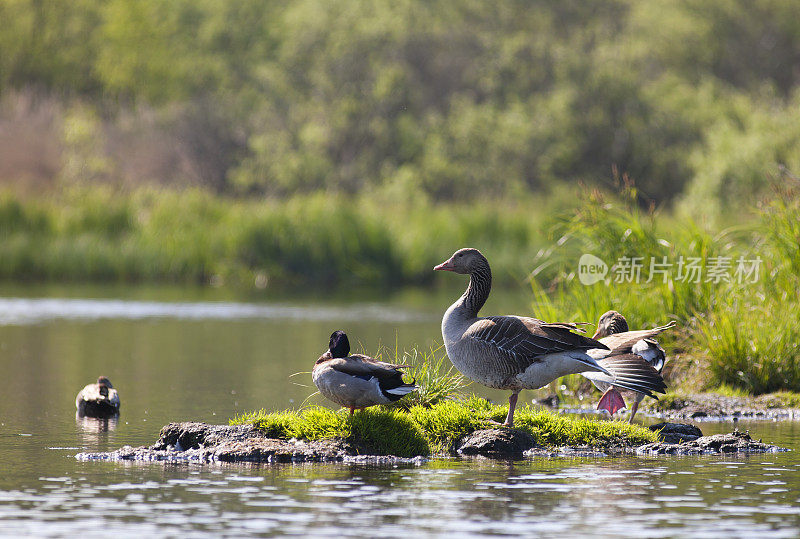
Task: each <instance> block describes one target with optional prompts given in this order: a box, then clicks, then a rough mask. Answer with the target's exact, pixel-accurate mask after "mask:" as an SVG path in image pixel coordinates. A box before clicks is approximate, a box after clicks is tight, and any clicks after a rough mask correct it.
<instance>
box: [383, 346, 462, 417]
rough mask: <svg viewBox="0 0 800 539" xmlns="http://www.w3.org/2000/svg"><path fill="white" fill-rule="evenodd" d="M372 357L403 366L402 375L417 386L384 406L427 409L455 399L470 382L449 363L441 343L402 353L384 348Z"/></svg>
mask: <svg viewBox="0 0 800 539" xmlns="http://www.w3.org/2000/svg"><path fill="white" fill-rule="evenodd" d="M375 357H376V358H378V359H380V360H381V361H387V362H389V363H394V364H400V365H407V366H408V368H407V369H405V370H404V373H405V378H406V380H407V381H409V382H411V381H413V382H414V383H415V384H416V385H417V388H418V389H417V390H416V391H414V392H413V393H410V394H409V395H408V396H406V397H404V398H402V399H400V400H399V401H396V402H394V403H392V404H390V405H386V406H387V407H389V408H392V407H394V408H404V409H406V410H408V409H409V408H411V407H412V406H422V407H426V408H430V407H431V406H433V405H435V404H438V403H440V402H442V401H445V400H451V399H453V398H455V397H456V396H457V395H458V394H459V393H461V391H462V390H463V389H465V388H466V387H467V386H468V385H469V384H470V383H471V382H470V381H469V380H468V379H467V378H466V377H465V376H464V375H463V374H461V373H460V372H458V370H457V369H456V368H455V367H454V366H453V364H452V363H450V360H449V359H447V354H446V353H445V351H444V346H442V345H439V346H437V347H431V348H430V349H428V350H426V351H422V352H420V350H419V348H417V347H414V348H412V349H411V350H404V351H403V352H402V353H400V352H399V351H398V350H397V349H395V350H394V351H393V352H392V351H389V350H387V349H386V348H384V349H382V350H380V351H379V352H378V353H377V354H376V355H375Z"/></svg>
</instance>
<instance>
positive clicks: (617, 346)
mask: <svg viewBox="0 0 800 539" xmlns="http://www.w3.org/2000/svg"><path fill="white" fill-rule="evenodd" d="M674 325H675V322H670V323H669V324H667V325H665V326H661V327H658V328H654V329H651V330H640V331H629V330H628V321H627V320H625V317H624V316H622V315H621V314H620V313H618V312H617V311H607V312H605V313H603V315H602V316H600V319H599V320H598V321H597V331H596V332H595V334H594V335H593V336H592V338H593V339H599V341H600V342H601V343H603V344H605V345H606V346H609V347H610V348H612V350H613V351H614V353H615V356H612V357H626V356H634V357H637V358H641V360H642V362H644V363H647V365H649V366H650V367H651V368H652V369H653V370H655V371H656V372H658V373H659V374H661V371H662V370H663V369H664V363H665V362H666V359H667V358H666V354H665V352H664V349H663V348H661V346H659V344H658V342H656V341H655V340H653V338H652V337H654V336H655V335H657V334H658V333H660V332H662V331H664V330H665V329H669V328H671V327H673V326H674ZM600 363H601V364H602V363H604V361H601V362H600ZM586 377H587V378H589V379H590V380H592V383H593V384H594V385H595V387H597V388H598V389H599V390H600V391H603V396H602V397H601V398H600V401H599V402H598V403H597V409H598V410H606V411H608V413H609V414H611V415H612V416H613V415H614V414H615V413H616V412H617V411H618V410H620V409H622V408H625V399H624V398H623V396H622V394H620V392H619V391H618V389H617V388H615V387H614V385H615V384H612V383H610V382H608V381H603V380H599V379H597V378H596V377H595V376H594V373H588V376H586ZM617 385H618V384H617ZM619 387H621V388H622V389H629V390H630V391H631V392H632V393H633V394H634V397H633V399H634V401H633V405H632V406H631V415H630V417H629V418H628V422H629V423H632V422H633V418H634V416H635V415H636V411H637V410H638V408H639V403H640V402H642V399H644V397H645V395H648V393H646V392H642V391H639V390H637V389H635V388H628V387H624V386H619ZM664 389H666V385H663V388H660V389H655V388H654V390H655V391H658V392H660V393H664ZM649 396H651V397H652V396H653V395H649Z"/></svg>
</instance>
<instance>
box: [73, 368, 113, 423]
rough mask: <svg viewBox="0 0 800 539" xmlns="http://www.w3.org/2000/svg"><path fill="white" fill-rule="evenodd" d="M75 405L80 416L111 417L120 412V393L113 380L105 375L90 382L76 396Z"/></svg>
mask: <svg viewBox="0 0 800 539" xmlns="http://www.w3.org/2000/svg"><path fill="white" fill-rule="evenodd" d="M75 407H76V408H77V409H78V415H79V416H87V417H110V416H113V415H116V414H118V413H119V395H118V394H117V390H116V389H114V386H112V385H111V381H109V379H108V378H106V377H105V376H101V377H99V378H98V379H97V383H96V384H89V385H87V386H86V387H84V388H83V389H81V390H80V392H79V393H78V396H77V397H75Z"/></svg>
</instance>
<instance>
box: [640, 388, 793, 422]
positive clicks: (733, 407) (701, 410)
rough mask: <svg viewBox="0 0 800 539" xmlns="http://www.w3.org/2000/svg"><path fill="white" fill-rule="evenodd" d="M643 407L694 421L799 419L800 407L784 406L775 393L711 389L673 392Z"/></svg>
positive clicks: (658, 414)
mask: <svg viewBox="0 0 800 539" xmlns="http://www.w3.org/2000/svg"><path fill="white" fill-rule="evenodd" d="M646 411H647V412H648V413H650V414H653V415H656V416H659V417H662V418H664V419H691V420H694V421H730V420H736V419H764V420H795V419H800V409H798V408H795V407H791V406H786V403H785V402H784V401H783V400H782V399H781V398H780V396H778V395H762V396H759V397H729V396H724V395H717V394H714V393H699V394H693V395H681V394H673V395H667V396H665V397H662V398H661V400H659V401H657V402H652V403H651V404H649V405H648V406H647V408H646Z"/></svg>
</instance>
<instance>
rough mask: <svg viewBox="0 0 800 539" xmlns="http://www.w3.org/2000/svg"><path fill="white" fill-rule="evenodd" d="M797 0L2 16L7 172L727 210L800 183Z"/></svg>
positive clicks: (200, 7)
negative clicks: (634, 194)
mask: <svg viewBox="0 0 800 539" xmlns="http://www.w3.org/2000/svg"><path fill="white" fill-rule="evenodd" d="M795 15H796V6H795V4H794V2H792V1H791V0H753V1H750V0H725V1H723V2H711V3H709V2H704V1H703V0H681V1H678V2H669V3H663V2H658V1H657V0H644V1H641V0H639V1H633V0H602V1H599V2H592V3H591V4H586V3H585V2H581V1H578V0H568V1H560V0H558V1H556V0H539V1H535V2H528V1H525V2H521V1H508V2H502V3H501V4H499V5H494V4H486V3H485V2H477V1H472V0H458V1H454V0H449V1H434V2H422V1H418V0H404V1H400V2H398V1H378V2H373V1H369V2H368V1H360V0H356V1H349V2H322V1H319V0H302V1H298V2H290V3H286V2H274V1H271V0H231V1H229V2H213V1H209V0H200V1H197V0H192V1H186V0H169V1H167V0H111V1H102V2H101V1H100V0H79V1H72V2H66V1H63V0H55V1H52V2H39V1H35V0H13V1H5V2H2V3H0V18H2V20H3V21H4V30H3V35H2V36H0V96H1V97H2V100H1V104H0V123H2V129H0V133H2V138H3V140H2V143H0V148H2V156H1V157H2V159H0V163H2V165H0V178H4V179H6V180H14V181H20V182H21V181H25V182H34V183H45V184H49V185H54V184H63V183H66V184H72V183H82V182H85V181H96V182H102V183H111V184H115V185H122V186H128V187H130V186H138V185H141V184H143V183H162V184H168V185H187V184H188V185H198V186H203V187H207V188H210V189H212V190H213V191H216V192H219V193H227V194H238V195H248V194H267V195H272V196H288V195H294V194H297V193H310V192H315V191H318V190H324V191H326V192H329V193H330V192H336V193H345V194H354V193H359V194H361V193H374V192H384V193H386V194H387V195H388V196H390V197H391V198H392V199H393V200H394V199H396V198H397V197H401V198H411V199H414V200H417V199H420V198H427V199H431V200H433V201H477V200H480V201H485V200H486V199H487V198H490V199H500V198H508V197H513V198H516V197H519V196H521V195H524V194H526V193H530V192H534V193H541V192H549V191H552V190H553V189H554V188H556V187H557V186H558V185H559V184H561V183H564V182H575V181H583V182H585V183H586V184H587V185H608V184H609V180H608V178H610V176H611V167H612V165H613V166H616V167H618V169H619V170H620V171H621V172H624V173H627V174H629V175H630V176H631V177H633V178H635V179H636V181H637V185H638V186H639V189H640V193H641V194H642V195H643V196H644V197H645V198H647V199H651V200H655V201H657V202H659V203H661V202H665V203H667V202H668V203H674V202H679V201H681V200H683V201H684V202H685V205H686V206H687V207H688V208H689V209H691V210H693V211H696V212H699V213H702V214H704V215H706V214H716V213H719V212H720V211H722V210H725V209H726V208H728V207H730V206H732V205H733V206H736V205H738V204H741V203H742V202H743V201H749V200H750V199H751V196H752V195H753V194H757V193H760V192H761V191H762V190H763V187H764V185H765V172H766V171H770V170H772V171H774V170H775V169H776V167H777V165H781V164H782V165H786V166H787V167H788V168H790V169H793V170H798V169H800V151H798V148H800V127H798V126H800V106H799V105H800V94H798V91H797V82H798V77H800V68H799V67H798V66H799V65H800V52H798V51H800V20H798V18H797V17H796V16H795Z"/></svg>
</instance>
